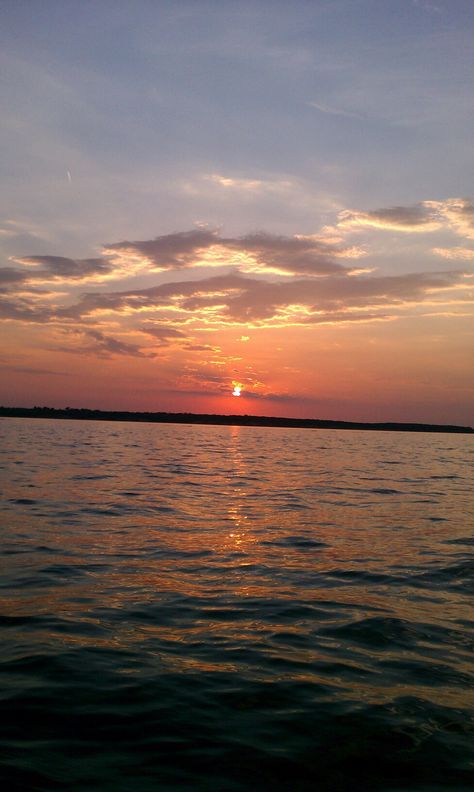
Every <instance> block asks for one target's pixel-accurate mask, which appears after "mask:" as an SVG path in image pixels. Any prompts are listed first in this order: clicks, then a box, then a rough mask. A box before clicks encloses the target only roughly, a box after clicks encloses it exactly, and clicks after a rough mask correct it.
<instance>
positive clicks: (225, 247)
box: [105, 229, 363, 276]
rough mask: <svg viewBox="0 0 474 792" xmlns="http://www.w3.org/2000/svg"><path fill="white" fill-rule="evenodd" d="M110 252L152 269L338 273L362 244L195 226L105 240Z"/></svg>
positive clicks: (354, 255) (309, 273) (354, 256)
mask: <svg viewBox="0 0 474 792" xmlns="http://www.w3.org/2000/svg"><path fill="white" fill-rule="evenodd" d="M105 252H106V253H107V254H108V255H109V256H114V255H115V256H117V257H118V261H119V262H124V261H126V260H127V259H130V260H134V261H141V262H142V266H143V267H147V266H148V267H149V268H151V270H152V271H155V272H164V271H169V270H183V269H189V268H195V267H225V266H227V267H236V268H238V269H240V270H241V271H242V272H261V273H274V274H279V275H302V274H304V275H316V276H319V275H324V274H327V273H330V272H341V271H343V269H344V268H343V266H342V265H341V264H340V263H339V262H338V259H340V258H359V257H360V256H361V255H363V251H362V250H361V249H360V248H354V247H353V246H352V247H350V248H347V247H343V246H341V245H337V244H331V243H328V242H325V241H324V240H322V239H318V238H316V237H315V236H293V237H284V236H277V235H274V234H265V233H263V232H258V233H254V234H247V235H245V236H241V237H236V238H225V237H220V236H219V234H218V232H217V231H211V230H207V229H197V230H195V231H185V232H179V233H175V234H167V235H165V236H159V237H156V238H155V239H151V240H142V241H135V242H130V241H125V242H116V243H113V244H109V245H107V246H106V248H105Z"/></svg>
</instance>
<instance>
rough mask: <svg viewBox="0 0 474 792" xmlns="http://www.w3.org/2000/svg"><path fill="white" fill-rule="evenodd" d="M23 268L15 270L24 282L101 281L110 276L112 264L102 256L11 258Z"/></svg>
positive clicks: (112, 269) (112, 270) (112, 268)
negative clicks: (81, 257) (86, 257)
mask: <svg viewBox="0 0 474 792" xmlns="http://www.w3.org/2000/svg"><path fill="white" fill-rule="evenodd" d="M13 260H14V261H15V262H16V263H17V264H21V265H22V266H23V267H24V268H26V269H22V270H16V272H17V273H18V274H19V275H21V277H22V280H23V282H24V283H43V282H50V281H59V282H67V281H91V280H95V281H101V280H106V279H108V278H110V277H111V276H112V275H113V272H114V264H113V262H111V261H107V260H105V259H103V258H91V259H71V258H65V257H64V256H24V257H22V258H15V259H13Z"/></svg>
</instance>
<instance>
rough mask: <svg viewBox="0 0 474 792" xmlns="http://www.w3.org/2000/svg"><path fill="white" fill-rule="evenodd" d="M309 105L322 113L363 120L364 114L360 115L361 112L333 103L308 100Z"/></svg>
mask: <svg viewBox="0 0 474 792" xmlns="http://www.w3.org/2000/svg"><path fill="white" fill-rule="evenodd" d="M307 105H308V106H309V107H314V108H315V110H319V112H320V113H324V114H325V115H332V116H342V117H343V118H356V119H358V120H362V119H363V118H364V116H362V115H360V113H354V112H351V111H350V110H343V109H342V108H339V107H332V106H331V105H327V104H323V103H322V102H307Z"/></svg>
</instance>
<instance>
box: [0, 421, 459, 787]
mask: <svg viewBox="0 0 474 792" xmlns="http://www.w3.org/2000/svg"><path fill="white" fill-rule="evenodd" d="M473 451H474V443H473V441H472V438H470V437H469V436H465V435H447V434H446V435H438V434H437V435H428V434H418V433H416V434H404V433H403V434H400V433H387V432H356V431H336V430H334V431H328V430H308V429H276V428H274V429H268V428H246V427H212V426H184V425H165V424H140V423H129V424H127V423H123V424H122V423H109V422H92V421H61V420H52V421H47V420H34V419H3V420H2V421H0V467H1V470H0V474H1V480H2V490H3V521H2V522H3V527H2V529H1V530H2V557H1V564H2V576H1V595H2V605H1V609H0V626H1V629H2V652H1V655H0V686H1V687H0V697H1V699H0V701H1V704H0V706H1V719H0V749H1V753H0V759H1V763H2V769H1V774H2V775H3V777H4V778H5V779H6V788H7V789H8V790H12V791H14V790H20V789H21V790H45V792H46V791H47V792H49V790H56V789H58V790H71V792H79V791H80V792H82V791H83V790H84V791H85V790H94V789H95V790H101V792H102V790H103V791H104V792H109V791H110V792H112V790H113V792H128V791H129V790H134V791H135V790H136V792H142V791H143V792H152V790H160V791H161V790H183V792H184V790H190V791H191V790H235V792H243V791H244V790H253V789H258V790H277V791H278V792H280V790H302V791H303V790H334V791H335V792H336V790H337V791H338V790H377V792H379V791H382V790H392V791H393V792H401V790H403V792H410V791H411V790H417V791H418V790H419V791H420V792H421V791H422V790H423V791H424V792H432V791H433V792H436V790H468V789H471V788H472V787H473V786H474V752H473V748H472V746H473V744H474V740H473V737H474V719H473V715H474V700H473V694H472V690H473V677H474V674H473V667H474V664H473V651H472V649H473V635H474V630H473V608H472V602H473V601H472V594H473V545H474V539H473V532H472V525H473V523H474V520H473V516H474V514H473V512H474V508H473V501H472V495H471V491H472V462H473V456H474V454H473Z"/></svg>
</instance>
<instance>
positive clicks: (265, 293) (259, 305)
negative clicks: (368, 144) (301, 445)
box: [57, 272, 461, 338]
mask: <svg viewBox="0 0 474 792" xmlns="http://www.w3.org/2000/svg"><path fill="white" fill-rule="evenodd" d="M460 277H461V275H460V273H458V272H439V273H412V274H408V275H399V276H387V277H382V276H378V277H374V276H364V277H357V278H354V277H347V276H333V277H326V278H321V279H313V278H304V279H303V278H302V279H298V280H291V281H284V282H269V281H266V280H261V279H260V280H259V279H256V278H249V277H244V276H243V275H238V274H229V275H219V276H214V277H210V278H203V279H201V280H199V281H178V282H175V283H166V284H161V285H160V286H155V287H151V288H149V289H140V290H130V291H122V292H112V293H108V294H96V293H94V294H85V295H84V296H83V298H82V300H81V301H80V302H79V303H78V304H76V305H75V306H72V307H71V308H67V309H62V310H59V311H58V312H57V316H58V317H60V316H62V317H64V318H66V317H69V318H75V319H79V318H82V317H87V316H91V315H92V314H93V313H94V311H98V310H108V311H118V312H120V311H123V310H127V311H134V310H135V311H140V310H143V309H148V310H152V309H154V308H161V309H163V308H166V307H167V306H172V307H173V309H174V310H175V309H176V308H179V309H180V310H181V311H182V312H185V313H189V314H195V315H196V316H198V315H199V313H200V312H201V311H202V310H203V309H206V308H210V307H213V306H216V307H217V306H219V310H220V316H221V317H222V318H223V319H224V320H226V319H227V320H231V321H234V322H237V323H243V324H245V323H247V322H252V321H257V322H258V321H262V320H265V319H270V318H272V317H274V316H275V315H276V314H277V313H278V312H279V311H281V310H284V309H286V308H288V307H289V306H295V305H301V306H305V307H306V309H307V310H308V312H309V315H308V316H307V318H306V319H305V321H307V322H311V320H312V316H311V315H312V314H315V321H316V322H318V321H319V318H318V312H321V311H324V312H326V313H327V314H331V313H332V314H333V315H334V320H335V321H337V320H339V321H340V320H342V318H343V312H344V311H346V310H348V309H353V308H357V309H360V308H361V309H369V308H371V307H372V308H373V307H377V306H397V305H400V303H404V302H423V301H424V300H427V299H428V298H429V297H430V294H431V291H432V290H442V289H447V288H450V287H452V286H453V285H454V284H456V283H457V282H458V281H459V280H460ZM347 318H348V317H347V316H346V317H345V320H347ZM174 323H175V324H177V323H179V317H175V320H174ZM147 332H149V330H148V329H147ZM152 334H153V333H152ZM171 335H172V334H171ZM157 336H158V337H160V338H166V336H165V331H164V330H163V329H162V328H159V329H158V331H157ZM168 337H171V336H168Z"/></svg>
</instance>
